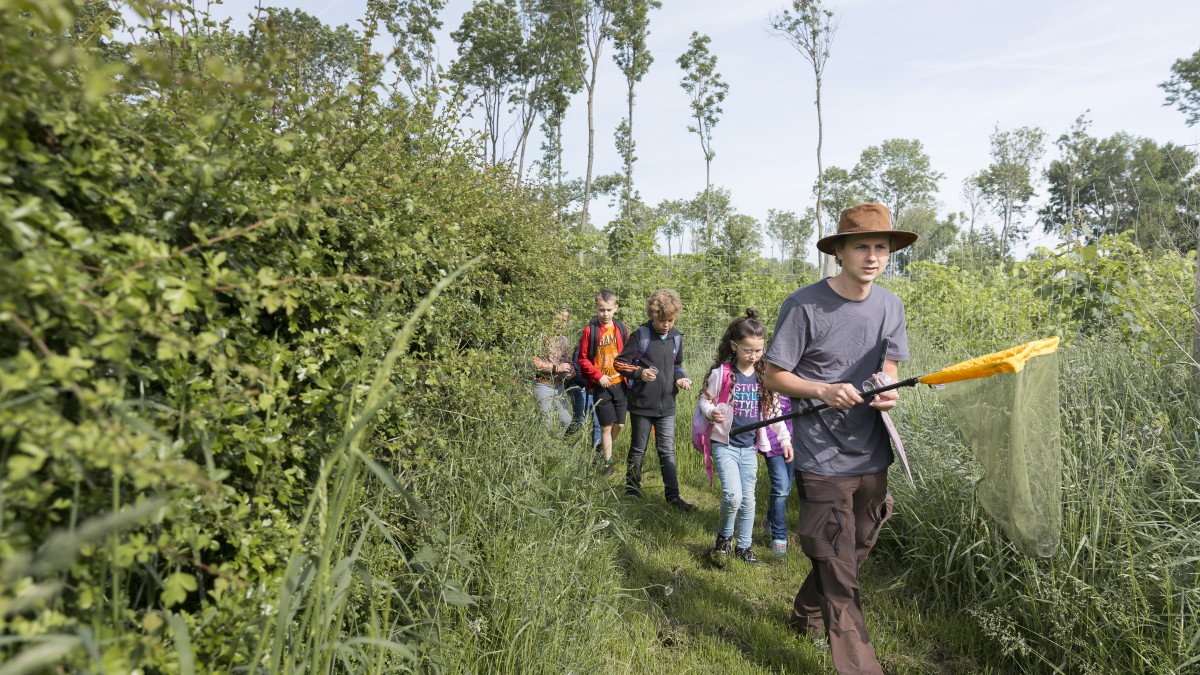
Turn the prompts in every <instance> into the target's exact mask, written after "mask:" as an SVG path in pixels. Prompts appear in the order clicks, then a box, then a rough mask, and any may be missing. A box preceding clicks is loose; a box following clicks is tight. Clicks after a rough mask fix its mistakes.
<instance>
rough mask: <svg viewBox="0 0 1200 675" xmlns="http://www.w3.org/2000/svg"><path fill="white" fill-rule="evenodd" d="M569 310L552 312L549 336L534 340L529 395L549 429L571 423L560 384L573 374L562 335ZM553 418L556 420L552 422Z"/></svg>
mask: <svg viewBox="0 0 1200 675" xmlns="http://www.w3.org/2000/svg"><path fill="white" fill-rule="evenodd" d="M570 321H571V311H570V310H569V309H567V307H566V306H565V305H560V306H559V307H558V308H557V309H556V310H555V312H554V324H553V328H552V329H551V331H550V332H551V335H549V336H542V337H540V338H538V348H537V350H536V351H535V353H534V355H533V368H534V376H533V393H534V395H536V396H537V400H538V404H539V406H540V407H541V409H542V418H543V422H544V423H545V424H546V427H547V428H549V429H554V428H556V424H557V425H561V426H559V427H558V428H560V429H566V428H567V427H568V426H569V425H570V424H571V411H570V410H569V409H568V408H567V397H566V391H565V389H564V384H565V383H566V381H567V380H568V379H570V378H571V376H572V375H573V374H574V373H575V367H574V366H572V365H571V343H570V342H568V341H567V336H566V335H565V332H566V329H567V325H568V324H569V323H570ZM555 418H557V420H556V419H555Z"/></svg>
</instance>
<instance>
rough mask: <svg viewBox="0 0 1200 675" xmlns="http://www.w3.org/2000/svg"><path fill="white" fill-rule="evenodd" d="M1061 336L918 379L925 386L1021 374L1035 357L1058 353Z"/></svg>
mask: <svg viewBox="0 0 1200 675" xmlns="http://www.w3.org/2000/svg"><path fill="white" fill-rule="evenodd" d="M1058 343H1059V338H1058V336H1057V335H1055V336H1052V337H1048V338H1043V339H1041V340H1034V341H1033V342H1026V343H1025V344H1023V345H1020V346H1017V347H1013V348H1011V349H1005V350H1004V351H1002V352H996V353H994V354H986V355H984V356H979V357H976V358H973V359H971V360H969V361H963V362H961V363H956V364H954V365H953V366H950V367H949V368H943V369H941V370H939V371H937V372H936V373H930V374H928V375H924V376H922V377H920V378H918V380H917V381H918V382H920V383H921V384H947V383H950V382H960V381H962V380H974V379H978V378H981V377H990V376H992V375H998V374H1000V373H1019V372H1021V369H1022V368H1024V367H1025V362H1026V361H1028V360H1029V359H1032V358H1033V357H1035V356H1041V355H1043V354H1050V353H1052V352H1055V351H1057V350H1058Z"/></svg>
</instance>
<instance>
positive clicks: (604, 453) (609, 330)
mask: <svg viewBox="0 0 1200 675" xmlns="http://www.w3.org/2000/svg"><path fill="white" fill-rule="evenodd" d="M594 309H595V311H596V318H594V319H592V321H591V323H589V324H588V325H587V327H586V328H584V329H583V334H582V335H581V336H580V337H579V369H580V370H581V371H582V374H583V377H584V379H586V380H587V383H588V391H589V392H590V393H591V394H592V397H593V399H594V400H595V405H596V408H595V415H596V419H597V420H598V421H599V423H600V458H601V461H602V462H603V465H604V466H603V468H602V469H601V470H602V471H604V475H605V476H611V475H612V474H613V473H614V472H615V471H616V468H615V465H616V460H615V459H613V456H612V448H613V441H614V440H615V439H616V438H617V436H620V435H621V430H622V429H624V428H625V418H626V412H627V409H626V405H627V404H626V400H625V387H624V386H623V385H622V382H623V381H624V379H623V378H622V377H621V375H620V374H619V373H618V372H617V370H616V366H615V364H616V360H617V355H618V354H620V353H621V349H623V348H624V347H625V343H626V341H627V340H626V339H627V338H628V337H629V331H628V330H627V329H626V328H625V324H623V323H621V322H620V321H617V319H616V314H617V309H618V306H617V294H616V293H613V292H612V291H610V290H608V289H607V288H605V289H601V290H600V292H599V293H597V294H596V298H595V304H594Z"/></svg>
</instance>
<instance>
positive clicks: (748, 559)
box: [733, 546, 758, 565]
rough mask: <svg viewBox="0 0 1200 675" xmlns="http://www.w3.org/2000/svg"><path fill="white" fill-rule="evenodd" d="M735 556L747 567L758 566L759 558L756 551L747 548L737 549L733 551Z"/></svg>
mask: <svg viewBox="0 0 1200 675" xmlns="http://www.w3.org/2000/svg"><path fill="white" fill-rule="evenodd" d="M733 556H734V557H735V558H737V559H738V560H741V561H742V562H744V563H746V564H747V565H757V564H758V556H756V555H754V549H752V548H750V547H749V546H747V547H746V548H737V549H734V551H733Z"/></svg>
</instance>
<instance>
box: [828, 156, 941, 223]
mask: <svg viewBox="0 0 1200 675" xmlns="http://www.w3.org/2000/svg"><path fill="white" fill-rule="evenodd" d="M851 176H852V177H853V179H854V182H855V183H856V184H857V186H858V192H859V194H860V195H861V196H863V197H864V198H866V199H868V200H870V201H875V202H880V203H882V204H886V205H887V207H888V208H889V209H891V212H892V220H893V221H897V222H898V221H900V219H901V218H903V217H904V211H905V209H907V208H908V207H910V206H915V205H917V204H921V203H925V202H929V201H930V200H932V198H933V195H934V193H935V192H937V183H938V181H939V180H941V179H942V178H944V175H943V174H942V173H941V172H939V171H934V170H933V167H932V165H931V164H930V161H929V155H926V154H925V148H924V146H923V145H922V144H921V141H919V140H917V139H907V138H892V139H888V140H886V141H884V142H883V143H880V144H879V145H872V146H871V147H869V148H867V149H866V150H863V151H862V154H861V155H859V158H858V164H856V165H855V166H854V170H853V171H852V172H851Z"/></svg>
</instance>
